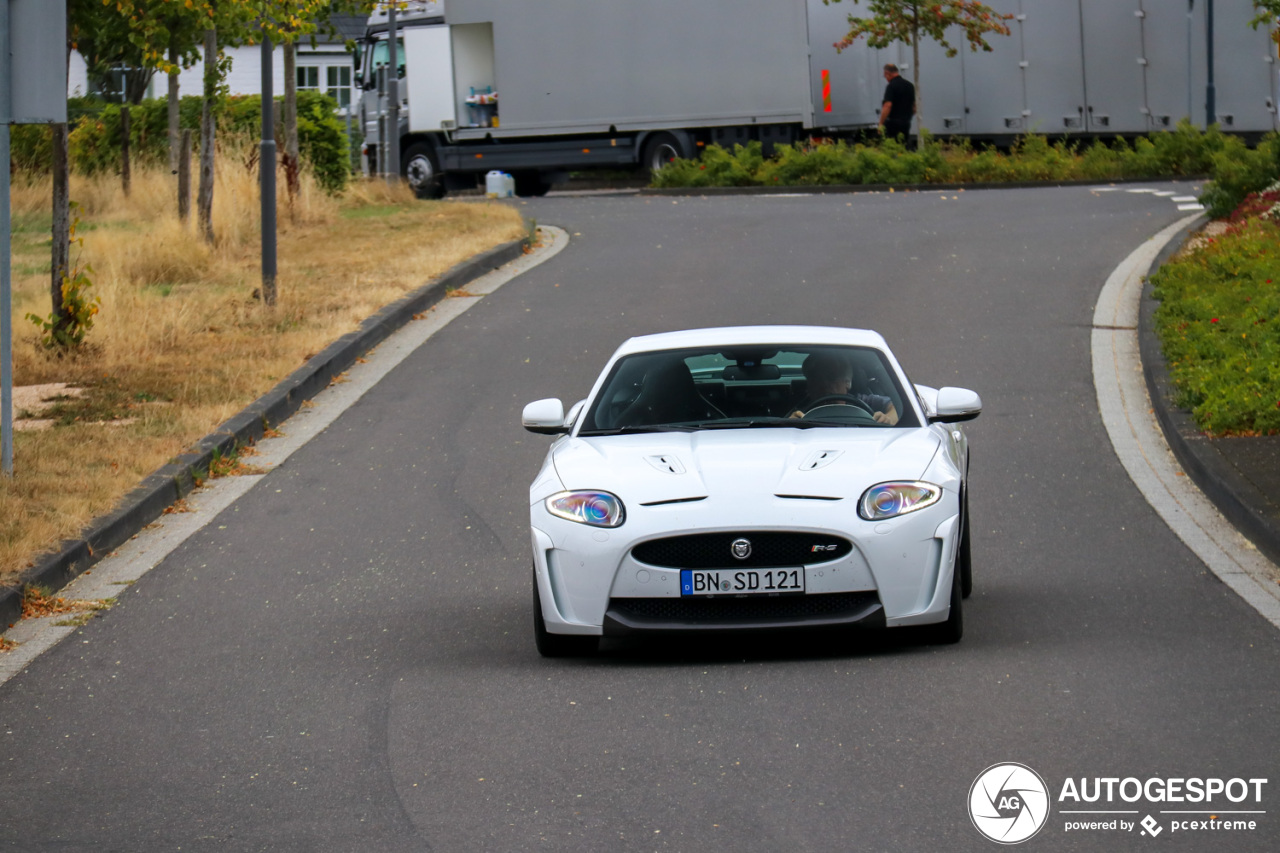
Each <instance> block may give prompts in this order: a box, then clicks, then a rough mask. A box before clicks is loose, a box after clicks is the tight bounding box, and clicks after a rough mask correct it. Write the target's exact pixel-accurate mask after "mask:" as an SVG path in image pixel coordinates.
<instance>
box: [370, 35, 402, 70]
mask: <svg viewBox="0 0 1280 853" xmlns="http://www.w3.org/2000/svg"><path fill="white" fill-rule="evenodd" d="M388 52H389V51H388V50H387V40H386V39H380V40H379V41H378V43H377V44H375V45H374V46H373V68H375V69H376V68H381V67H382V66H384V65H386V64H387V62H388V57H387V54H388ZM396 65H397V66H398V70H397V74H398V75H401V76H403V74H404V39H396Z"/></svg>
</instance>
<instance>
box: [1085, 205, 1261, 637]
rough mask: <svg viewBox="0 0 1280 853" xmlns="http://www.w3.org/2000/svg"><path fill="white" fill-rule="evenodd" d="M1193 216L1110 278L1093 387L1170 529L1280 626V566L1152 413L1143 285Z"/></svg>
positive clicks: (1112, 431)
mask: <svg viewBox="0 0 1280 853" xmlns="http://www.w3.org/2000/svg"><path fill="white" fill-rule="evenodd" d="M1195 218H1196V217H1194V216H1188V217H1186V218H1185V219H1182V220H1180V221H1178V222H1175V223H1174V224H1173V225H1170V226H1169V227H1168V228H1166V229H1164V230H1163V231H1161V232H1160V233H1159V234H1157V235H1155V236H1154V237H1152V238H1151V239H1150V240H1149V241H1147V242H1146V243H1144V244H1143V245H1142V246H1140V247H1138V248H1137V249H1135V250H1134V251H1133V253H1132V254H1130V255H1129V257H1128V258H1126V259H1125V260H1124V261H1123V262H1122V263H1121V264H1120V265H1119V266H1118V267H1116V268H1115V270H1114V271H1113V272H1112V273H1111V275H1110V276H1109V277H1108V278H1107V282H1106V284H1105V285H1104V286H1103V288H1102V292H1101V293H1100V294H1099V296H1098V303H1097V306H1096V308H1095V309H1094V314H1093V340H1092V350H1093V383H1094V388H1095V389H1096V391H1097V394H1098V409H1099V410H1100V412H1101V414H1102V421H1103V424H1104V425H1105V426H1106V429H1107V434H1108V435H1109V436H1110V438H1111V446H1112V447H1113V448H1114V449H1115V452H1116V456H1118V457H1119V458H1120V462H1121V464H1123V465H1124V467H1125V470H1126V471H1128V472H1129V476H1130V478H1132V480H1133V482H1134V485H1136V486H1137V487H1138V489H1139V490H1140V491H1141V492H1142V494H1143V496H1144V497H1145V498H1146V499H1147V503H1149V504H1150V505H1151V507H1152V509H1154V510H1155V511H1156V512H1157V513H1158V514H1159V515H1160V517H1161V518H1163V519H1164V521H1165V523H1166V524H1168V525H1169V528H1170V529H1171V530H1172V531H1173V532H1174V534H1176V535H1177V536H1178V538H1179V539H1181V540H1182V541H1183V542H1184V543H1185V544H1186V546H1187V547H1188V548H1190V549H1191V550H1192V552H1194V553H1195V555H1196V556H1197V557H1199V558H1200V559H1201V560H1202V561H1204V564H1205V565H1206V566H1207V567H1208V568H1209V570H1210V571H1212V572H1213V573H1214V574H1215V575H1217V576H1218V578H1220V579H1221V580H1222V582H1223V583H1225V584H1227V586H1229V587H1231V589H1233V590H1234V591H1235V592H1236V593H1237V594H1238V595H1239V596H1240V597H1241V598H1243V599H1244V600H1245V601H1246V602H1248V603H1249V604H1250V605H1252V606H1253V608H1254V609H1255V610H1257V611H1258V612H1259V613H1261V614H1262V616H1263V617H1264V618H1266V619H1267V620H1268V621H1270V622H1271V624H1273V625H1275V626H1276V627H1278V628H1280V585H1277V584H1276V583H1275V582H1274V581H1273V580H1272V579H1271V578H1272V577H1273V576H1274V572H1276V571H1277V570H1276V567H1275V566H1273V565H1272V564H1271V561H1269V560H1268V559H1267V558H1266V557H1264V556H1263V555H1262V554H1260V553H1259V552H1258V549H1257V548H1256V547H1255V546H1254V544H1253V543H1252V542H1250V541H1249V540H1248V539H1246V538H1245V537H1244V536H1243V535H1241V534H1240V532H1239V531H1237V530H1236V529H1235V527H1233V526H1232V525H1231V524H1230V523H1229V522H1228V521H1227V520H1226V519H1225V518H1223V517H1222V515H1221V514H1220V513H1219V512H1218V510H1217V507H1215V506H1214V505H1213V503H1212V502H1211V501H1210V500H1209V499H1208V498H1206V497H1205V496H1204V494H1203V493H1202V492H1201V491H1200V490H1199V489H1198V488H1197V487H1196V485H1195V484H1194V483H1193V482H1192V481H1191V479H1190V478H1189V477H1187V476H1186V475H1185V474H1183V472H1182V471H1181V468H1180V467H1179V465H1178V462H1177V459H1175V458H1174V455H1173V451H1171V450H1170V449H1169V445H1168V444H1167V443H1166V442H1165V438H1164V433H1162V432H1161V430H1160V425H1159V424H1158V423H1157V422H1156V419H1155V415H1153V414H1152V411H1151V398H1150V396H1149V395H1148V393H1147V384H1146V382H1145V380H1144V379H1143V375H1142V362H1141V357H1140V355H1139V352H1138V331H1137V330H1138V304H1139V300H1140V299H1141V297H1142V281H1143V278H1144V277H1145V276H1146V274H1147V272H1148V271H1149V270H1150V268H1151V264H1152V263H1153V262H1154V261H1155V258H1156V255H1158V254H1159V252H1160V250H1161V248H1163V247H1164V245H1165V244H1166V243H1168V242H1169V241H1170V240H1171V239H1173V237H1174V236H1175V235H1176V234H1177V233H1178V232H1179V231H1180V230H1181V229H1182V228H1185V227H1186V226H1187V225H1188V224H1189V223H1191V222H1192V221H1194V220H1195Z"/></svg>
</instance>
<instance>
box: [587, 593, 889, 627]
mask: <svg viewBox="0 0 1280 853" xmlns="http://www.w3.org/2000/svg"><path fill="white" fill-rule="evenodd" d="M879 603H880V597H879V596H878V595H876V593H874V592H830V593H824V594H819V595H779V596H765V595H753V596H748V597H745V598H615V599H612V600H611V601H610V602H609V612H610V614H612V615H615V616H616V617H620V618H621V619H623V620H624V621H626V622H630V623H639V624H645V625H655V626H656V625H657V624H659V623H701V624H716V623H738V624H744V623H751V622H769V623H779V622H785V623H790V622H794V623H799V624H803V623H804V622H808V621H829V620H834V619H840V618H842V617H853V616H857V615H859V614H860V613H865V612H867V611H869V610H871V609H872V608H873V607H874V606H878V605H879Z"/></svg>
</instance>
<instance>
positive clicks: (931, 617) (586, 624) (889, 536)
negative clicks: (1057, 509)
mask: <svg viewBox="0 0 1280 853" xmlns="http://www.w3.org/2000/svg"><path fill="white" fill-rule="evenodd" d="M854 503H855V502H854V501H852V500H841V501H815V500H795V499H788V498H778V497H774V496H770V497H768V498H766V499H764V500H751V499H729V498H720V499H716V498H707V499H705V500H701V501H696V502H691V503H673V504H665V505H659V506H650V507H644V506H640V507H634V508H633V507H628V517H627V521H626V523H625V524H624V525H623V526H621V527H618V528H612V529H606V528H598V527H590V526H587V525H584V524H578V523H575V522H571V521H566V520H564V519H561V518H558V517H556V516H553V515H551V514H550V513H548V512H547V511H546V508H545V506H544V505H543V503H542V502H538V503H535V504H534V505H533V506H532V507H531V510H530V515H531V526H532V545H533V564H534V576H535V582H536V583H537V584H538V588H539V594H540V597H541V600H542V612H543V619H544V621H545V622H546V626H547V630H548V631H549V632H551V633H555V634H580V635H595V636H600V635H609V636H615V635H627V634H638V633H654V632H671V631H675V632H690V631H724V630H735V631H736V630H751V629H778V628H814V627H822V628H828V627H841V626H850V627H851V626H880V625H884V626H886V627H896V626H904V625H917V624H919V625H923V624H930V623H935V622H941V621H943V620H945V619H946V618H947V616H948V614H949V612H950V593H951V583H952V571H953V567H954V564H955V554H956V548H957V546H958V542H959V532H960V524H959V521H960V519H959V500H958V498H957V496H956V495H955V493H954V492H951V491H947V492H945V493H944V495H943V499H942V500H940V501H939V502H938V503H936V504H934V505H933V506H930V507H927V508H925V509H922V510H918V511H916V512H912V513H908V514H906V515H902V516H899V517H897V518H893V519H889V520H885V521H879V522H869V521H864V520H863V519H861V518H860V517H859V516H858V514H857V510H856V507H855V505H854ZM710 532H724V533H734V534H741V535H743V536H746V537H750V536H752V535H753V534H758V533H763V532H795V533H806V534H813V535H815V536H826V537H839V538H843V539H846V540H848V541H849V542H851V543H852V545H853V547H852V549H851V550H850V551H849V553H847V554H845V555H844V556H843V557H840V558H838V559H835V560H831V561H827V562H818V563H810V564H807V565H805V566H804V575H805V593H804V594H803V595H782V596H764V595H748V596H716V597H707V596H682V595H681V592H680V569H678V568H664V567H658V566H654V565H649V564H646V563H643V562H640V561H639V560H637V559H636V558H635V556H633V554H632V550H633V549H634V548H635V547H636V546H637V545H640V544H641V543H644V542H648V541H651V540H654V539H660V538H666V537H673V536H681V535H690V534H699V533H710ZM725 560H726V565H725V567H724V568H726V569H732V568H734V566H733V565H732V563H733V559H732V558H731V557H729V556H728V555H726V558H725Z"/></svg>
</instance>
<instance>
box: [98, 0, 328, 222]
mask: <svg viewBox="0 0 1280 853" xmlns="http://www.w3.org/2000/svg"><path fill="white" fill-rule="evenodd" d="M103 2H104V3H111V4H113V5H114V6H115V7H116V9H117V10H118V11H119V12H120V14H122V15H124V16H125V17H127V18H128V19H129V21H130V23H131V32H130V40H131V41H132V42H133V43H134V44H136V45H138V47H139V48H140V49H141V51H142V61H143V63H144V64H146V65H147V66H149V67H153V68H157V69H162V70H164V71H165V72H166V73H169V72H172V71H173V63H172V62H171V60H170V59H169V57H168V56H167V55H166V54H167V52H168V48H169V42H170V40H169V36H170V35H171V30H170V29H169V28H168V26H167V25H166V22H167V21H169V20H172V17H171V16H173V15H177V14H182V15H184V18H183V20H187V18H186V17H185V15H191V16H194V20H195V21H196V26H197V27H198V28H199V29H200V31H201V32H202V41H203V45H202V49H201V55H202V57H203V60H204V75H203V84H204V92H203V99H204V103H203V106H202V109H201V113H200V171H199V175H200V178H199V186H198V188H197V191H196V219H197V223H198V227H199V230H200V234H201V236H202V237H203V238H204V239H205V241H206V242H208V243H210V244H212V243H213V242H214V232H213V171H214V146H215V144H216V138H215V120H216V114H217V111H218V106H219V104H220V102H221V100H222V99H223V98H224V97H225V95H226V91H225V89H226V87H225V84H224V80H225V79H226V73H227V69H228V67H229V66H230V62H229V60H228V59H227V57H226V54H225V52H224V49H225V48H227V47H234V46H239V45H245V44H250V45H251V44H257V43H258V42H259V40H260V39H262V38H269V39H271V40H272V41H273V42H277V43H279V42H286V41H291V40H293V39H294V38H296V37H297V36H298V35H302V34H306V33H310V32H313V31H314V30H315V29H316V27H317V26H318V25H319V22H320V21H321V20H325V19H327V17H328V15H329V12H330V2H329V0H103Z"/></svg>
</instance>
